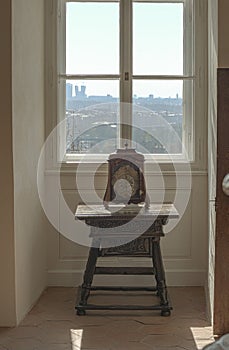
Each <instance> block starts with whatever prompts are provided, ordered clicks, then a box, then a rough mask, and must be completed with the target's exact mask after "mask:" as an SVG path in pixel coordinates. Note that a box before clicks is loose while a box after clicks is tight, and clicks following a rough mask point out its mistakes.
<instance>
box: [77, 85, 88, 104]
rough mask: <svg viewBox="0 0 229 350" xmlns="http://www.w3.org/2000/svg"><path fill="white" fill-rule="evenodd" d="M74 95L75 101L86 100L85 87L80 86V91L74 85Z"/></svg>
mask: <svg viewBox="0 0 229 350" xmlns="http://www.w3.org/2000/svg"><path fill="white" fill-rule="evenodd" d="M75 94H76V96H75V97H76V99H77V100H84V99H85V98H87V95H86V86H85V85H81V87H80V90H79V87H78V86H77V85H76V86H75Z"/></svg>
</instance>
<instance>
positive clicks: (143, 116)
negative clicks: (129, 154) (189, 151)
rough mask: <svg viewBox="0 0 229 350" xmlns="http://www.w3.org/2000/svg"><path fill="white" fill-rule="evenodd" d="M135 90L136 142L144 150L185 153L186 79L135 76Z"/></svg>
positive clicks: (134, 135)
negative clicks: (184, 113) (184, 92)
mask: <svg viewBox="0 0 229 350" xmlns="http://www.w3.org/2000/svg"><path fill="white" fill-rule="evenodd" d="M133 92H134V97H133V103H134V108H133V141H134V143H133V146H134V147H136V148H137V149H138V150H139V151H140V152H143V153H170V154H177V153H178V154H180V153H182V138H183V132H182V130H183V125H182V124H183V97H182V95H183V81H181V80H176V81H174V80H144V81H143V80H135V81H134V83H133ZM190 101H191V100H190Z"/></svg>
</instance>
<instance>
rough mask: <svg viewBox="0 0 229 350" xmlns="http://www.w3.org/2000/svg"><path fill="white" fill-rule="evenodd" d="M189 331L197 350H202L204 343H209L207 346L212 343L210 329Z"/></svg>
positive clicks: (191, 328) (202, 328) (203, 328)
mask: <svg viewBox="0 0 229 350" xmlns="http://www.w3.org/2000/svg"><path fill="white" fill-rule="evenodd" d="M190 330H191V332H192V335H193V339H194V341H195V343H196V348H197V349H198V350H199V349H201V350H202V349H203V347H204V346H205V345H206V342H208V341H209V344H210V343H213V342H214V338H213V335H212V327H190Z"/></svg>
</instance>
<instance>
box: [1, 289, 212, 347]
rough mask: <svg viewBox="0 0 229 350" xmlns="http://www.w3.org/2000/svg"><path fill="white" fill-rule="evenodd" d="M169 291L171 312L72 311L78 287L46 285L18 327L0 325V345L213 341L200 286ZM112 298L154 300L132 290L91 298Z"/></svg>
mask: <svg viewBox="0 0 229 350" xmlns="http://www.w3.org/2000/svg"><path fill="white" fill-rule="evenodd" d="M169 292H170V298H171V300H172V303H173V307H174V310H173V312H172V314H171V316H170V317H161V316H160V315H159V313H158V312H157V311H156V312H155V311H153V312H152V311H147V312H144V314H143V312H142V311H134V312H133V311H132V312H127V311H122V312H120V311H116V312H114V311H112V312H111V311H109V312H108V311H96V312H95V311H94V312H92V311H91V312H88V314H87V315H86V316H76V315H75V312H74V305H75V294H76V290H75V289H73V288H48V289H47V291H46V292H45V293H44V294H43V296H42V297H41V299H40V300H39V302H38V303H37V305H36V306H35V307H34V308H33V309H32V311H31V312H30V313H29V315H28V316H27V317H26V318H25V320H24V321H23V322H22V323H21V325H20V326H19V327H18V328H14V329H0V350H6V349H7V350H86V349H91V350H92V349H94V350H150V349H151V350H182V349H187V350H197V349H202V347H203V346H204V345H206V344H209V343H211V342H212V341H213V337H212V328H211V327H210V326H209V323H208V322H207V321H206V317H205V302H204V291H203V289H202V288H199V287H191V288H187V287H186V288H169ZM97 293H98V292H97ZM131 295H132V294H131ZM111 298H112V299H113V303H114V302H117V301H118V302H119V303H121V302H125V303H126V301H127V299H128V301H129V302H134V303H135V302H138V303H139V302H141V303H147V302H149V301H150V302H151V301H152V296H151V295H149V294H147V295H146V296H142V295H141V296H139V295H136V293H135V295H134V296H130V293H129V294H128V296H126V294H125V296H123V295H120V294H119V296H117V294H116V295H115V296H114V295H109V297H107V296H106V297H104V294H103V295H102V294H101V293H100V294H99V295H98V294H97V295H96V296H94V295H92V296H91V301H92V300H93V301H94V302H96V301H97V302H99V301H101V299H102V300H103V301H104V300H105V299H107V301H108V299H110V302H111ZM139 298H140V299H139ZM139 300H140V301H139Z"/></svg>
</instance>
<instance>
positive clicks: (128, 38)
mask: <svg viewBox="0 0 229 350" xmlns="http://www.w3.org/2000/svg"><path fill="white" fill-rule="evenodd" d="M63 3H64V5H65V3H66V4H67V5H69V4H78V3H80V4H81V5H86V4H90V5H92V4H93V5H95V3H94V2H89V3H88V2H84V1H81V2H77V1H71V2H70V1H69V2H68V1H62V6H63ZM96 3H97V2H96ZM107 3H109V4H112V5H115V6H117V5H118V6H120V60H119V62H120V72H119V74H116V73H115V70H114V71H110V72H109V73H106V74H105V73H104V74H103V73H101V72H100V71H99V69H98V71H97V72H93V73H92V71H91V72H90V71H88V72H86V71H85V70H84V73H83V74H81V73H75V72H76V70H75V71H74V69H73V71H70V70H66V68H67V66H65V64H63V62H65V59H66V57H62V59H61V61H62V64H60V65H59V67H62V69H59V79H60V80H59V82H60V83H59V86H62V88H61V89H60V90H61V91H62V103H60V104H59V106H60V107H59V116H60V120H62V119H63V118H64V117H65V116H66V115H67V114H68V116H69V111H68V110H67V108H66V107H67V100H65V96H64V98H63V91H64V89H65V88H66V95H67V89H68V87H67V85H66V82H67V80H68V79H72V80H79V79H83V84H84V86H86V92H85V93H86V94H87V92H88V90H89V81H91V82H94V81H95V80H96V81H97V82H98V81H99V80H100V81H101V83H105V84H107V82H108V80H110V81H112V80H116V81H119V84H120V90H119V92H118V94H116V96H115V95H113V93H112V94H109V93H107V94H105V95H101V97H102V96H104V97H107V95H111V97H112V98H114V99H116V101H117V100H119V101H120V102H123V103H136V102H137V103H139V105H141V104H143V103H142V102H143V99H144V96H139V101H136V95H138V94H137V93H136V87H137V86H140V85H141V84H142V85H144V86H145V92H144V93H146V91H147V89H148V85H149V81H150V82H151V85H152V86H156V84H157V85H158V86H157V90H158V89H159V90H160V88H159V87H160V85H164V86H165V87H166V88H168V86H169V85H171V86H172V85H179V86H180V87H179V89H178V88H177V89H174V93H173V95H172V94H171V95H172V96H171V95H168V96H166V97H165V99H168V98H169V97H170V99H171V101H172V102H174V103H175V104H176V103H177V94H178V98H180V99H182V123H181V124H182V125H181V127H180V125H178V129H179V133H180V136H181V138H182V142H183V145H184V146H185V147H187V148H188V152H189V157H190V159H191V158H192V154H193V152H192V148H193V143H191V142H190V134H192V128H193V113H192V112H193V91H194V90H193V88H194V82H195V77H194V74H193V72H192V67H193V53H192V40H193V19H192V18H193V17H192V11H193V6H192V0H184V1H179V0H178V1H177V2H174V1H171V2H170V1H169V0H167V1H166V2H164V1H161V2H160V1H155V2H154V1H148V2H143V1H142V2H141V1H138V2H134V1H133V2H132V1H131V0H121V1H120V2H117V1H116V2H105V4H107ZM146 5H152V6H156V5H157V6H158V5H160V6H165V5H168V6H174V8H175V6H176V10H175V11H174V13H179V22H180V25H181V24H182V27H183V31H182V30H181V27H180V30H179V37H180V41H179V42H180V45H179V49H178V50H177V52H178V60H177V67H176V68H173V69H175V70H174V71H172V70H168V67H167V65H166V64H165V71H164V72H162V70H161V72H162V73H161V74H159V72H160V70H158V71H156V70H152V71H150V70H149V71H148V73H147V74H144V73H146V72H147V71H143V70H142V73H141V74H134V75H132V63H133V62H134V55H133V53H134V44H133V47H132V45H131V42H132V37H134V29H133V31H132V30H131V29H132V23H133V22H134V16H133V17H132V11H131V9H132V6H133V9H134V11H133V15H134V13H138V11H139V6H144V7H145V8H146V9H147V6H146ZM64 7H65V6H64ZM64 7H63V8H64ZM116 8H117V7H116ZM181 9H182V16H181V14H180V13H181ZM65 11H66V7H65ZM116 14H117V13H116ZM115 16H116V15H115ZM62 17H63V16H62ZM170 17H171V15H170ZM65 19H67V16H66V17H65ZM174 19H176V18H174ZM171 22H172V20H171ZM63 23H64V22H63ZM63 23H62V25H61V24H60V27H61V32H62V33H63V31H64V32H65V29H66V28H67V26H68V24H65V23H64V25H63ZM181 32H182V34H181ZM65 38H66V37H65ZM181 38H182V40H181ZM181 48H182V50H181ZM66 50H67V44H66ZM68 50H69V48H68ZM181 51H182V57H181ZM59 52H60V51H59ZM62 52H64V56H67V55H65V54H66V51H65V50H64V51H63V50H62ZM69 52H70V50H69ZM116 52H117V46H116ZM168 56H169V52H168ZM190 57H191V58H190ZM136 58H137V56H136ZM116 63H117V62H116ZM136 67H137V64H136ZM134 69H135V72H134V73H138V72H139V73H140V72H141V70H139V71H137V70H136V68H134ZM166 69H167V70H166ZM182 70H183V71H184V72H185V73H187V72H188V73H189V75H187V74H185V75H184V74H176V75H175V74H174V73H175V71H176V72H177V73H179V72H181V73H182ZM169 71H170V74H168V72H169ZM79 72H80V70H79ZM107 72H108V70H107ZM152 72H154V73H153V74H151V73H152ZM126 73H128V78H129V79H128V80H125V77H126V76H125V74H126ZM165 73H166V74H165ZM167 82H168V84H167ZM189 82H190V83H189ZM105 84H104V86H105ZM73 89H75V87H73ZM175 90H178V91H176V92H175ZM88 95H89V94H88ZM150 95H155V94H154V93H153V91H149V95H148V96H146V95H145V102H146V100H147V99H148V98H150ZM97 96H98V94H97ZM155 96H156V95H155ZM159 97H161V96H159ZM60 99H61V97H60ZM140 99H141V103H140ZM106 102H107V101H106V100H104V101H102V98H99V99H98V101H95V103H96V104H98V103H106ZM124 109H125V108H124ZM173 109H174V107H173V108H172V110H173ZM172 110H171V111H170V110H168V111H167V113H168V114H172ZM74 113H75V112H74ZM130 114H131V113H130ZM180 114H181V113H179V115H180ZM119 116H120V121H118V123H119V122H120V123H125V120H127V122H131V123H134V122H135V121H134V118H133V116H132V115H129V116H128V115H127V114H125V115H124V114H123V113H122V108H121V111H120V114H119ZM177 119H179V118H177ZM186 119H189V120H188V121H187V120H186ZM107 123H108V122H107ZM111 123H113V121H111ZM179 124H180V120H179ZM121 127H122V125H121ZM134 127H135V126H134V125H133V128H134ZM82 128H83V127H82ZM124 129H125V128H123V130H119V128H117V130H118V132H117V137H119V136H120V135H121V137H122V138H126V139H128V138H131V137H132V134H133V138H134V132H131V131H129V130H130V129H129V128H126V130H127V131H125V130H124ZM175 129H176V128H175ZM93 132H94V131H93ZM66 134H68V130H66ZM65 136H66V135H65ZM62 137H63V135H62ZM66 141H67V140H66ZM133 141H136V140H133ZM98 142H99V140H98ZM116 144H117V145H118V146H120V144H119V143H118V141H117V143H116ZM133 146H134V144H133ZM65 147H66V150H67V153H68V149H69V147H68V148H67V142H66V145H65ZM93 149H95V147H93ZM179 150H181V154H182V150H183V147H180V146H179ZM104 152H105V151H104ZM77 153H82V151H81V152H77V151H76V152H75V154H77ZM87 153H94V152H93V151H90V148H89V149H87ZM105 153H107V152H105ZM160 153H161V152H159V154H160ZM165 153H166V152H165ZM172 153H173V152H172ZM174 153H177V151H176V152H175V151H174ZM72 155H74V152H71V158H72Z"/></svg>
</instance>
